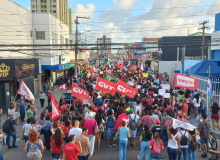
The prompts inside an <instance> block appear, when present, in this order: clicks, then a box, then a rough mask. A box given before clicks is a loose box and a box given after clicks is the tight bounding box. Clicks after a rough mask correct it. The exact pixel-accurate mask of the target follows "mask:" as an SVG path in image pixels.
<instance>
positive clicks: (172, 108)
mask: <svg viewBox="0 0 220 160" xmlns="http://www.w3.org/2000/svg"><path fill="white" fill-rule="evenodd" d="M169 109H170V108H169V107H166V108H165V109H164V111H163V112H166V111H167V110H169ZM171 110H172V111H173V110H174V105H172V106H171Z"/></svg>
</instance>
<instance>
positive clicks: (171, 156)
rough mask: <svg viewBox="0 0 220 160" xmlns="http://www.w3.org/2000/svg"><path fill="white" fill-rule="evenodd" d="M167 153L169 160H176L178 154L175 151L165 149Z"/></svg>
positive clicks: (168, 148)
mask: <svg viewBox="0 0 220 160" xmlns="http://www.w3.org/2000/svg"><path fill="white" fill-rule="evenodd" d="M167 153H168V156H169V160H176V156H177V154H178V150H177V149H172V148H170V147H167Z"/></svg>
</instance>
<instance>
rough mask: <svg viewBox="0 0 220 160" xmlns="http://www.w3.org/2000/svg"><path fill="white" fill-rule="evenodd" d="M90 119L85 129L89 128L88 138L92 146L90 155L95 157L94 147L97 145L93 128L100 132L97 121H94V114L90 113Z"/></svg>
mask: <svg viewBox="0 0 220 160" xmlns="http://www.w3.org/2000/svg"><path fill="white" fill-rule="evenodd" d="M88 117H89V119H88V120H86V121H85V125H84V127H87V128H88V138H89V144H90V153H91V155H93V151H94V145H95V136H96V135H94V134H93V128H94V127H95V128H96V131H98V125H97V122H96V120H95V119H93V114H92V113H89V114H88ZM95 134H97V133H95Z"/></svg>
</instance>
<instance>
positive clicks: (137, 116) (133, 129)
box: [3, 68, 220, 160]
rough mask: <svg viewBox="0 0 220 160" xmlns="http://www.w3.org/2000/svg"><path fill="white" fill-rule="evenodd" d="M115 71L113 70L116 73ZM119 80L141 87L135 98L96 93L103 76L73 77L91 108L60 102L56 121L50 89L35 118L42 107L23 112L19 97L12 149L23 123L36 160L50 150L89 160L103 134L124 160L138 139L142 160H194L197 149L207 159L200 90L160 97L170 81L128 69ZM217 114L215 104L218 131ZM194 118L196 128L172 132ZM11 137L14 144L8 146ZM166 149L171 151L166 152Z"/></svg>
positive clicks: (11, 113)
mask: <svg viewBox="0 0 220 160" xmlns="http://www.w3.org/2000/svg"><path fill="white" fill-rule="evenodd" d="M100 70H105V69H103V68H100ZM116 72H117V71H116V70H113V71H112V73H113V74H116ZM117 76H118V79H121V80H123V81H124V82H125V83H127V84H128V81H133V82H134V86H132V87H134V88H136V87H137V88H139V90H138V93H137V94H136V95H135V96H134V97H133V98H131V97H128V96H125V95H121V94H119V93H115V94H114V95H113V96H112V95H111V94H109V93H106V92H103V91H99V90H96V89H95V84H96V81H97V77H103V74H98V75H97V76H90V77H87V74H86V73H85V74H83V75H81V77H79V78H74V79H73V83H75V84H77V85H78V86H79V87H81V88H83V89H84V90H87V91H88V92H89V93H90V100H89V101H88V104H84V103H83V101H82V99H80V98H77V97H76V98H75V99H74V100H73V105H72V106H69V105H68V104H66V102H65V101H62V104H61V106H60V108H59V109H60V112H61V115H62V116H61V117H59V118H58V119H56V120H54V121H52V108H51V102H50V101H51V91H48V93H47V95H46V94H44V93H43V92H41V93H40V102H41V103H40V104H41V106H40V107H42V108H43V107H44V99H45V97H46V96H47V97H48V107H47V108H46V109H44V111H43V112H42V113H41V115H40V117H36V116H35V115H36V112H37V109H36V108H37V107H38V106H34V104H33V103H30V105H28V106H27V107H26V111H25V103H24V98H23V97H22V96H21V98H20V99H16V100H15V101H14V103H13V105H11V107H10V109H9V110H8V118H9V119H8V120H7V123H8V125H9V126H10V127H9V129H8V128H7V129H8V130H7V145H8V149H11V148H16V147H17V146H16V145H15V143H16V141H15V140H16V127H15V125H17V123H18V121H19V122H20V123H21V124H23V129H22V135H23V137H22V138H23V139H24V140H25V152H26V155H27V157H28V158H29V159H34V160H37V159H41V158H42V155H43V152H44V150H47V151H52V156H53V158H54V159H59V158H63V159H64V160H65V159H66V160H77V159H79V160H87V159H88V158H91V157H92V156H93V154H95V149H97V150H101V149H102V148H101V147H102V138H103V136H104V133H105V132H106V133H107V137H108V143H109V145H108V146H109V147H110V148H112V147H115V146H116V145H118V146H119V159H120V160H126V150H127V146H131V147H133V148H135V147H136V143H137V142H136V140H139V141H140V153H139V154H138V155H137V159H139V160H141V159H143V156H144V153H145V155H146V156H145V157H146V160H148V159H149V158H150V157H151V159H153V160H160V159H161V158H162V157H163V156H164V154H165V153H167V154H168V157H169V160H176V159H177V157H178V160H181V159H183V160H187V157H188V159H189V160H191V159H193V160H195V151H196V150H197V149H198V150H199V151H200V152H201V156H202V157H206V156H207V149H206V148H207V147H206V145H207V143H208V138H209V136H210V128H211V125H210V123H209V122H208V121H207V120H206V119H207V106H206V97H205V96H206V95H202V94H201V93H199V92H197V90H189V89H186V88H174V87H173V86H170V88H169V89H167V90H166V93H170V98H164V97H163V96H162V95H160V94H159V89H161V88H162V85H163V84H169V82H168V80H166V81H163V78H162V77H161V76H160V75H157V74H154V75H150V74H149V76H148V77H143V76H142V74H141V73H139V72H138V71H135V72H130V71H129V70H128V71H122V72H121V73H120V74H119V73H118V75H117ZM219 110H220V108H219V106H218V103H217V102H214V103H213V104H212V107H210V111H211V112H212V124H213V130H215V122H216V123H217V125H218V128H219V129H220V124H219ZM70 113H72V114H70ZM191 113H193V114H191ZM190 116H194V117H196V121H197V122H198V126H196V127H195V129H194V130H188V129H186V128H173V125H172V123H173V119H177V120H179V121H182V122H185V123H189V122H188V121H187V120H188V119H190V118H191V117H190ZM25 117H26V123H25V124H24V120H25ZM5 123H6V122H5ZM5 126H6V125H5ZM3 129H4V126H3ZM5 131H6V127H5ZM11 136H12V137H13V143H12V146H11V145H10V142H9V140H10V137H11ZM137 137H138V139H137ZM129 139H130V140H129ZM198 144H201V145H198ZM165 146H167V151H164V147H165ZM61 153H63V157H61ZM162 153H163V156H162Z"/></svg>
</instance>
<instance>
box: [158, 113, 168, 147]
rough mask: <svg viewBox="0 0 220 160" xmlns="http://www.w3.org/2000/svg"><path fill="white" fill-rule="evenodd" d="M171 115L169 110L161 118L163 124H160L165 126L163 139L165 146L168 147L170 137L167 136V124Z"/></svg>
mask: <svg viewBox="0 0 220 160" xmlns="http://www.w3.org/2000/svg"><path fill="white" fill-rule="evenodd" d="M169 113H170V112H169V110H167V111H166V112H164V116H163V117H162V118H161V122H160V125H163V133H162V137H163V142H164V146H166V145H167V143H168V135H167V129H166V126H165V122H166V121H167V120H168V119H169Z"/></svg>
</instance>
